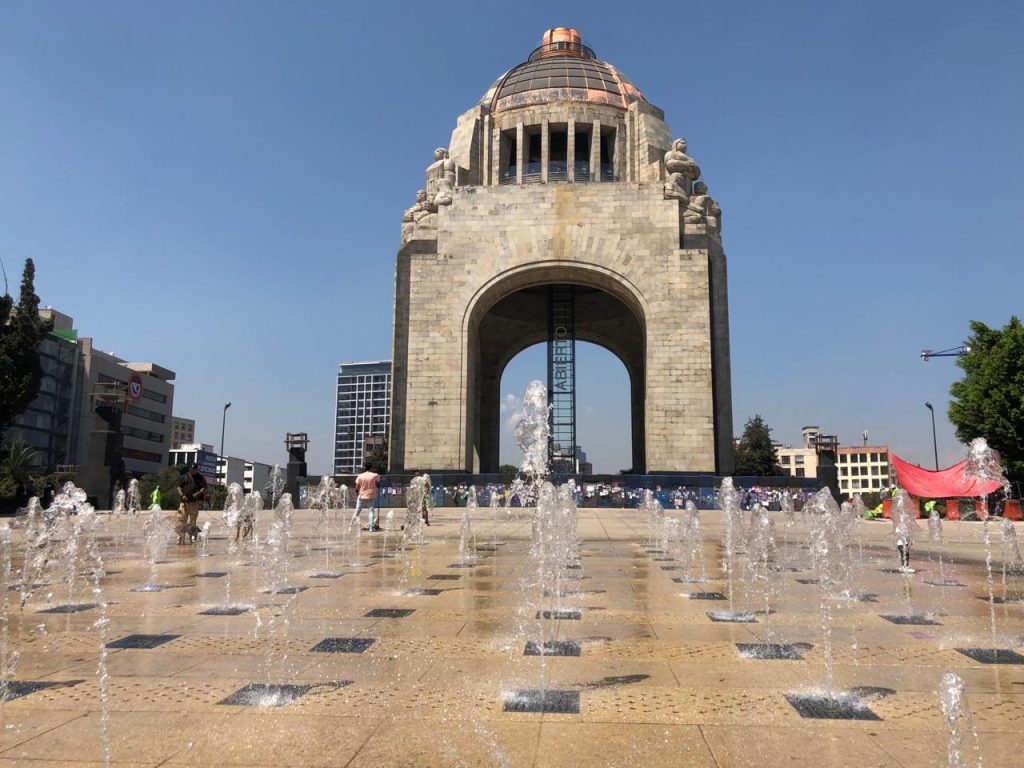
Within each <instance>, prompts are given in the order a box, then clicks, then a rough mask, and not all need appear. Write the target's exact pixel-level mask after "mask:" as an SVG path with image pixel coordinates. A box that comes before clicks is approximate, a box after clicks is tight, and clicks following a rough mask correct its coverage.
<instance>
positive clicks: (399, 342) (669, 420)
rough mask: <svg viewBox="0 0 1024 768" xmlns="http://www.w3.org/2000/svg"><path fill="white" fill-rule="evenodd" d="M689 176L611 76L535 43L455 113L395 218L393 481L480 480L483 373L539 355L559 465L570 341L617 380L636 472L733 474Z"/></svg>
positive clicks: (635, 95) (654, 118)
mask: <svg viewBox="0 0 1024 768" xmlns="http://www.w3.org/2000/svg"><path fill="white" fill-rule="evenodd" d="M700 179H701V169H700V168H699V167H698V165H697V163H696V162H695V161H694V160H693V158H691V157H690V156H689V155H688V154H687V146H686V142H685V141H683V140H681V139H677V140H675V141H673V140H672V134H671V132H670V130H669V126H668V124H667V123H666V122H665V120H664V113H663V112H662V111H661V110H660V109H659V108H658V107H656V106H654V105H653V104H651V103H650V102H649V101H647V98H646V97H645V96H644V94H643V93H641V91H640V90H639V89H638V88H637V87H636V86H634V85H633V84H632V83H631V82H630V81H629V80H628V79H627V78H626V77H625V76H624V75H623V74H622V72H621V71H620V70H618V69H617V68H616V67H614V66H613V65H611V64H609V63H608V62H604V61H601V60H599V59H598V58H597V56H596V54H595V53H594V51H593V50H591V49H590V48H589V47H587V46H586V45H584V44H583V43H582V41H581V39H580V36H579V33H578V32H577V31H576V30H573V29H567V28H557V29H552V30H549V31H548V32H546V33H545V34H544V36H543V38H542V42H541V45H540V47H538V48H537V49H536V50H534V51H533V53H532V54H531V55H530V56H529V58H528V60H527V61H525V62H523V63H521V64H519V65H517V66H515V67H513V68H512V69H511V70H509V71H508V72H506V73H505V74H504V75H502V76H501V77H499V78H498V80H497V81H496V82H495V83H494V85H492V86H491V88H490V89H488V90H487V91H486V92H485V93H484V95H483V97H482V98H481V100H480V101H479V103H477V104H476V105H474V106H473V107H472V108H471V109H469V110H468V111H467V112H465V113H464V114H462V115H460V116H459V118H458V120H457V123H456V127H455V130H454V132H453V133H452V136H451V140H450V142H449V145H448V148H447V149H444V148H441V149H438V150H437V151H436V152H435V154H434V162H433V164H431V165H430V166H429V167H428V168H427V170H426V175H425V183H424V187H423V189H421V190H420V191H419V192H418V193H417V195H416V202H415V203H414V205H413V206H412V207H411V208H409V209H408V210H407V211H406V212H405V215H404V216H403V219H402V238H401V243H402V244H401V249H400V250H399V253H398V263H397V266H396V272H395V279H396V282H395V318H394V348H393V352H394V357H393V360H394V371H393V410H392V418H391V430H390V457H391V468H392V470H396V471H397V470H403V469H427V470H438V471H444V470H447V471H471V472H477V471H479V472H494V471H497V469H498V466H499V459H498V455H499V454H498V448H499V446H498V440H499V432H500V430H499V427H500V420H499V407H500V392H499V386H500V383H501V374H502V372H503V370H504V368H505V366H506V364H507V363H508V362H509V361H510V360H511V359H512V358H513V357H515V356H516V355H517V354H518V353H519V352H521V351H522V350H524V349H526V348H527V347H529V346H532V345H534V344H537V343H540V342H545V341H546V342H547V344H548V370H549V374H548V379H549V380H548V389H549V396H550V398H551V401H552V403H553V406H554V407H553V416H552V446H553V447H554V446H558V449H559V450H561V451H563V452H564V453H565V454H566V455H567V456H568V457H569V458H570V459H571V458H572V457H573V456H574V454H575V449H576V447H578V446H577V445H576V441H575V421H574V420H575V400H574V398H575V378H574V377H575V368H574V364H573V362H572V361H573V360H574V357H573V355H574V354H575V352H574V350H575V342H576V341H577V340H579V341H587V342H592V343H595V344H598V345H600V346H603V347H604V348H606V349H608V350H609V351H611V352H612V353H613V354H614V355H616V356H617V357H618V358H619V359H620V360H621V361H622V362H623V364H624V365H625V367H626V370H627V372H628V374H629V377H630V392H631V395H630V411H631V415H632V418H631V424H632V435H631V438H630V439H631V446H632V463H633V469H634V471H636V472H643V471H648V472H651V471H694V472H718V473H729V472H731V471H732V466H733V458H732V394H731V384H730V370H729V320H728V302H727V291H726V259H725V253H724V251H723V249H722V240H721V208H720V207H719V205H718V203H717V202H715V201H714V199H712V198H711V197H709V196H708V194H707V188H706V185H705V184H704V183H703V181H701V180H700ZM563 430H564V431H563ZM624 439H625V437H624Z"/></svg>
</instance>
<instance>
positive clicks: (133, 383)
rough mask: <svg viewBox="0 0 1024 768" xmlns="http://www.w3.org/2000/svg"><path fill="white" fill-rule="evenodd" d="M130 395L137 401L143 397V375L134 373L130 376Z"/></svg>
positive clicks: (130, 397)
mask: <svg viewBox="0 0 1024 768" xmlns="http://www.w3.org/2000/svg"><path fill="white" fill-rule="evenodd" d="M128 397H129V399H130V400H131V401H132V402H135V401H136V400H138V399H139V398H140V397H142V375H141V374H138V373H133V374H132V375H131V376H129V377H128Z"/></svg>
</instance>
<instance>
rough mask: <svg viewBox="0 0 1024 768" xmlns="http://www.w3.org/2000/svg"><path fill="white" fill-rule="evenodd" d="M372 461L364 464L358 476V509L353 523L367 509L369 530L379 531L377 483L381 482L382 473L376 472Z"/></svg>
mask: <svg viewBox="0 0 1024 768" xmlns="http://www.w3.org/2000/svg"><path fill="white" fill-rule="evenodd" d="M370 467H371V465H370V462H366V463H365V464H363V471H362V473H360V474H359V475H358V476H357V477H356V510H355V512H353V513H352V523H355V522H356V521H357V520H359V513H360V512H362V511H363V510H364V509H365V510H367V513H366V514H367V517H368V518H369V522H368V523H367V526H366V530H367V531H379V530H380V525H378V521H377V484H378V483H379V482H380V475H378V474H377V473H376V472H374V471H373V470H372V469H371V468H370Z"/></svg>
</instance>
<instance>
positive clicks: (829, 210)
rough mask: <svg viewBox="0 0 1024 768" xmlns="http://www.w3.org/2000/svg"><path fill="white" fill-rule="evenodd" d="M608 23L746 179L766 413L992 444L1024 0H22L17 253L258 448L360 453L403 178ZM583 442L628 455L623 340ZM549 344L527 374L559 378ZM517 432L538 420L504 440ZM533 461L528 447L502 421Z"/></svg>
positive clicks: (67, 305)
mask: <svg viewBox="0 0 1024 768" xmlns="http://www.w3.org/2000/svg"><path fill="white" fill-rule="evenodd" d="M560 25H565V26H576V27H578V28H579V29H580V30H581V31H582V34H583V36H584V39H585V40H586V41H587V42H588V43H589V44H590V45H591V46H592V47H593V48H594V49H595V51H596V52H597V55H598V57H599V58H602V59H604V60H607V61H610V62H612V63H613V64H615V65H616V66H617V67H618V68H620V69H621V70H622V71H623V72H625V73H626V74H627V75H628V76H629V78H630V79H631V80H632V81H633V82H634V83H635V84H636V85H637V86H638V87H639V88H640V89H641V90H642V91H643V92H644V94H645V95H646V96H647V98H648V100H650V101H651V102H653V103H654V104H656V105H658V106H660V107H661V108H662V109H664V110H665V114H666V119H667V120H668V122H669V124H670V125H671V127H672V130H673V133H674V135H681V136H685V137H686V138H687V139H688V140H689V145H690V150H689V151H690V154H691V155H692V156H693V157H694V158H695V159H696V160H697V162H698V163H700V165H701V167H702V169H703V170H704V176H705V178H706V179H707V181H708V184H709V186H710V188H711V193H712V194H713V195H714V196H715V197H716V198H717V199H718V200H719V201H720V203H721V205H722V208H723V210H724V216H723V223H724V243H725V248H726V252H727V254H728V257H729V293H730V319H731V330H732V377H733V409H734V420H735V423H736V431H737V433H738V432H739V431H740V430H741V429H742V426H743V423H744V422H745V421H746V419H747V418H749V417H750V416H752V415H754V414H755V413H759V414H761V415H762V416H764V417H765V419H766V420H767V421H768V423H769V425H770V426H771V427H772V428H773V429H774V436H775V437H776V438H777V439H781V440H783V441H784V442H792V443H796V442H798V441H799V435H800V428H801V427H802V426H803V425H805V424H817V425H820V426H821V428H822V429H823V430H824V431H825V432H830V433H838V434H839V436H840V439H841V440H842V441H843V442H844V443H856V442H859V440H860V435H861V432H862V430H865V429H866V430H868V431H869V435H870V441H871V442H872V443H889V444H890V445H891V446H892V447H893V449H894V451H895V452H896V453H898V454H900V455H903V456H904V457H905V458H907V459H909V460H911V461H916V462H920V463H922V464H923V465H924V466H930V464H931V462H932V457H931V452H932V451H931V449H932V445H931V426H930V421H929V416H928V411H927V410H926V409H925V407H924V402H925V401H926V400H930V401H931V402H933V403H934V404H935V405H936V411H937V416H938V417H939V418H938V421H939V423H938V439H939V452H940V460H941V462H942V463H943V464H947V463H951V462H952V461H954V460H956V459H958V458H960V456H961V455H962V452H963V451H962V448H961V447H960V446H958V445H957V444H956V441H955V438H954V436H953V431H952V428H951V426H950V425H949V424H948V422H947V420H946V418H945V411H946V404H947V402H948V391H949V384H950V383H951V382H952V381H953V380H955V379H956V378H957V377H958V373H959V369H957V368H956V367H955V365H954V362H953V361H952V360H950V359H936V360H932V361H931V362H928V363H924V362H922V361H921V360H920V358H919V353H920V351H921V349H922V348H925V347H931V348H935V349H941V348H944V347H952V346H955V345H957V344H960V343H962V341H963V340H964V339H965V338H966V335H967V333H968V323H969V321H970V320H972V319H978V320H982V321H984V322H986V323H988V324H990V325H997V326H1001V325H1003V324H1004V323H1005V322H1006V320H1007V319H1008V318H1009V316H1010V315H1011V314H1021V313H1022V309H1024V307H1022V301H1021V298H1020V297H1021V285H1022V277H1024V266H1022V264H1024V260H1022V253H1021V250H1022V249H1021V244H1022V242H1024V172H1022V170H1021V169H1022V167H1024V151H1022V148H1021V146H1022V145H1021V137H1022V135H1024V99H1022V94H1024V45H1022V44H1021V41H1022V40H1024V5H1022V4H1021V3H1019V2H1009V1H1008V0H970V1H968V0H964V2H944V1H943V0H927V1H925V0H919V1H910V0H904V1H903V2H892V0H886V1H885V2H878V1H876V0H868V1H866V2H852V3H822V2H820V1H817V0H815V1H813V2H812V1H808V2H784V1H783V2H772V3H766V2H728V1H725V0H723V2H719V3H705V4H681V3H678V2H666V3H642V2H641V3H610V2H600V1H598V0H588V1H587V2H562V3H551V2H530V1H529V0H526V1H520V2H516V3H501V4H498V3H483V2H479V0H477V1H476V2H460V3H454V2H440V1H438V2H433V3H422V4H409V3H387V2H381V3H360V4H355V3H351V4H349V3H341V2H335V3H327V2H288V3H282V2H257V1H255V0H245V1H244V2H232V1H229V0H221V2H216V3H210V2H188V1H183V2H175V3H155V2H149V3H139V2H136V1H135V0H131V1H130V2H100V1H97V2H90V3H68V2H44V1H39V0H37V1H34V2H23V3H13V2H8V3H4V4H3V5H2V6H0V258H2V259H3V262H4V264H5V266H6V269H7V273H8V276H9V278H10V279H11V280H12V288H13V287H15V286H16V282H17V279H18V276H19V275H20V272H21V265H22V262H23V260H24V258H26V257H32V258H33V259H35V262H36V267H37V289H38V292H39V294H40V297H41V299H42V302H43V304H44V305H45V304H49V305H52V306H54V307H55V308H57V309H59V310H61V311H63V312H65V313H67V314H70V315H71V316H73V317H74V318H75V325H76V327H77V328H78V329H79V332H80V333H81V334H82V335H87V336H92V337H93V338H94V339H95V340H96V344H97V346H99V347H100V348H102V349H105V350H107V351H111V352H114V353H116V354H118V355H119V356H121V357H124V358H126V359H129V360H153V361H154V362H157V363H160V364H162V365H164V366H166V367H168V368H171V369H172V370H175V371H176V372H177V382H176V391H175V411H176V413H177V414H179V415H182V416H187V417H191V418H194V419H196V424H197V432H198V435H197V436H198V438H199V439H201V440H203V441H205V442H211V443H217V442H218V441H219V438H220V435H219V431H220V419H221V408H222V406H223V404H224V403H225V402H227V401H229V400H230V401H231V402H232V403H233V406H232V408H231V410H230V411H229V412H228V426H227V440H226V447H227V451H228V453H230V454H232V455H242V456H245V457H246V458H251V459H255V460H259V461H268V462H278V461H282V462H283V461H284V460H286V455H285V452H284V448H283V439H284V435H285V433H286V432H289V431H292V432H295V431H307V432H309V433H310V438H311V440H312V445H311V451H310V457H309V458H310V469H311V471H313V472H321V471H326V470H328V469H329V467H330V463H331V456H332V443H333V422H334V397H335V375H336V372H337V364H338V363H339V362H340V361H342V360H363V359H381V358H386V357H389V356H390V346H391V309H392V292H393V285H392V281H393V268H394V258H395V252H396V249H397V246H398V238H399V220H400V217H401V213H402V211H403V209H405V208H406V207H408V206H409V205H410V204H411V203H412V201H413V198H414V195H415V191H416V190H417V189H418V188H419V187H420V186H422V173H423V170H424V168H425V167H426V166H427V165H428V164H429V163H430V162H431V160H432V151H433V149H434V147H437V146H444V145H446V144H447V143H448V139H449V137H450V135H451V131H452V129H453V128H454V125H455V118H456V116H457V115H458V114H460V113H461V112H463V111H464V110H466V109H468V108H469V107H470V106H472V105H473V104H474V103H475V102H476V101H477V100H478V99H479V98H480V96H481V95H482V94H483V93H484V91H485V90H486V89H487V87H488V86H489V85H490V84H491V83H492V82H493V81H494V80H495V79H496V78H497V77H498V75H500V74H501V73H502V72H504V71H505V70H506V69H508V68H510V67H512V66H514V65H515V64H517V63H519V62H521V61H523V60H524V59H525V58H526V56H527V55H528V54H529V52H530V51H531V50H532V49H533V48H534V47H535V46H536V45H537V44H538V43H539V40H540V35H541V33H542V32H543V31H544V29H546V28H548V27H551V26H560ZM581 357H582V359H581V363H580V365H581V369H580V370H581V373H580V380H581V384H580V389H581V392H580V403H579V408H580V415H581V425H580V429H579V434H580V442H581V444H582V445H583V447H584V449H585V450H587V451H588V453H589V454H590V455H591V458H592V459H593V460H594V463H595V468H596V469H597V470H599V471H602V470H604V471H615V470H618V469H620V468H622V467H625V466H627V465H628V463H629V459H628V456H629V451H628V445H629V439H628V420H627V412H628V403H627V400H626V392H627V389H626V376H625V371H624V369H623V368H622V366H621V364H620V363H618V361H617V360H615V359H614V358H612V357H610V356H609V355H607V354H606V353H604V352H601V351H596V352H595V351H590V350H588V351H586V352H584V354H582V355H581ZM541 361H542V356H541V355H540V354H538V353H537V352H536V351H533V352H531V351H529V350H528V351H527V352H524V353H523V354H522V355H521V356H520V357H519V358H517V359H516V360H514V361H513V362H512V363H511V364H510V366H509V369H508V370H507V373H506V376H505V378H504V380H503V388H502V393H503V395H511V396H513V397H516V396H521V395H522V392H523V390H524V389H525V386H526V383H527V382H528V381H529V379H531V378H542V376H543V370H544V369H543V365H542V362H541ZM504 442H505V443H507V442H508V441H504ZM503 458H514V454H511V453H510V452H507V451H504V450H503Z"/></svg>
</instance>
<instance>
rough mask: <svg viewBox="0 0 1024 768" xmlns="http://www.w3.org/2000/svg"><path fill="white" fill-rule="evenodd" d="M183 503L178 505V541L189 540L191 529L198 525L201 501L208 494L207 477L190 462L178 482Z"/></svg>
mask: <svg viewBox="0 0 1024 768" xmlns="http://www.w3.org/2000/svg"><path fill="white" fill-rule="evenodd" d="M178 493H179V494H180V495H181V505H180V506H179V507H178V543H179V544H184V543H185V542H186V541H187V540H188V534H189V531H191V530H192V529H193V528H195V527H196V521H197V520H198V519H199V502H200V501H202V499H203V496H205V495H206V478H205V477H203V476H202V475H201V474H199V467H197V466H196V465H195V464H190V465H189V468H188V472H186V473H185V474H184V475H182V476H181V482H180V483H178Z"/></svg>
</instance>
